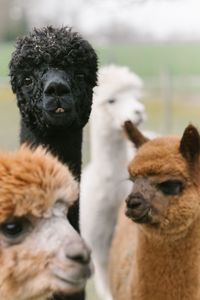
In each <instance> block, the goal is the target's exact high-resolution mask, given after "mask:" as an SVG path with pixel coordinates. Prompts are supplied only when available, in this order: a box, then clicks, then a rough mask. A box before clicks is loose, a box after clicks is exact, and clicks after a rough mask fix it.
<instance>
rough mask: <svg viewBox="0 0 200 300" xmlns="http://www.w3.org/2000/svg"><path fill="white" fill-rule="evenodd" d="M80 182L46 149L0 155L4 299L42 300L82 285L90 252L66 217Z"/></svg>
mask: <svg viewBox="0 0 200 300" xmlns="http://www.w3.org/2000/svg"><path fill="white" fill-rule="evenodd" d="M77 194H78V184H77V182H76V181H75V180H74V178H73V176H72V174H71V172H70V171H69V170H68V168H67V166H64V165H62V164H61V163H60V162H58V160H57V159H56V158H55V157H53V156H52V155H50V154H47V153H46V152H45V151H44V150H43V149H42V148H38V149H36V150H35V151H34V152H32V151H31V150H30V149H28V148H26V147H23V148H21V149H20V150H18V151H17V152H15V153H2V152H1V153H0V265H1V272H0V298H1V300H13V299H15V300H33V299H34V300H44V299H50V297H51V296H52V294H53V293H55V292H64V293H66V294H69V293H70V294H71V293H72V292H77V291H78V290H80V289H82V288H83V286H84V283H85V281H86V279H87V277H88V276H89V275H90V273H91V267H90V253H89V251H88V249H87V248H86V246H85V244H84V242H83V241H82V240H81V238H80V236H79V235H78V233H77V232H76V231H75V230H74V229H73V227H72V226H71V225H70V223H69V221H68V220H67V219H66V212H67V210H68V209H69V207H70V206H71V205H72V203H73V202H74V201H75V200H76V198H77Z"/></svg>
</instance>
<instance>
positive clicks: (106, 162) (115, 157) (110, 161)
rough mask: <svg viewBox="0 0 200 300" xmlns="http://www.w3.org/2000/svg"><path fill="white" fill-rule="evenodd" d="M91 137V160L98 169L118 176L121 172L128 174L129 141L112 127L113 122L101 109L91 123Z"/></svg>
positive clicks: (93, 116)
mask: <svg viewBox="0 0 200 300" xmlns="http://www.w3.org/2000/svg"><path fill="white" fill-rule="evenodd" d="M90 135H91V139H90V140H91V160H92V163H93V164H94V163H95V166H96V168H101V169H102V168H104V167H105V168H106V170H107V171H108V172H109V173H111V174H110V175H112V174H113V173H114V174H115V177H116V175H117V174H118V173H117V172H119V174H120V177H122V176H123V175H122V174H127V170H126V169H127V168H126V167H127V164H128V153H127V141H126V138H125V136H124V134H123V132H122V130H121V131H118V130H116V129H114V128H113V127H112V120H109V118H108V116H107V115H106V116H105V115H104V114H103V112H102V111H101V110H100V109H99V110H98V113H96V112H95V111H93V114H92V117H91V123H90Z"/></svg>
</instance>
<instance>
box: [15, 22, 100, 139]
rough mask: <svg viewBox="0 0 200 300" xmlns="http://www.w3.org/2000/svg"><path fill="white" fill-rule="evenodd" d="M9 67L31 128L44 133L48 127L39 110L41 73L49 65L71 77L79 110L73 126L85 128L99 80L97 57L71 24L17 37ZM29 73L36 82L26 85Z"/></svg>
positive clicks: (49, 27) (26, 119) (50, 27)
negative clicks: (94, 88)
mask: <svg viewBox="0 0 200 300" xmlns="http://www.w3.org/2000/svg"><path fill="white" fill-rule="evenodd" d="M9 67H10V77H11V86H12V89H13V92H14V93H16V95H17V103H18V106H19V109H20V111H21V115H22V118H23V121H24V123H25V124H26V125H27V126H28V127H29V128H32V129H33V128H37V130H38V131H40V133H41V134H45V133H46V129H47V128H49V124H46V120H44V118H43V113H42V111H41V109H40V107H41V105H40V103H41V102H42V97H43V87H42V81H41V76H42V74H43V73H44V72H45V71H46V70H48V69H49V68H54V69H60V70H64V71H66V72H67V74H68V75H69V76H70V78H71V87H72V90H73V94H74V98H76V110H77V116H76V118H75V119H76V120H74V124H73V125H75V126H81V127H83V126H84V125H85V124H86V122H87V121H88V118H89V114H90V111H91V103H92V89H93V87H94V86H95V85H96V79H97V78H96V71H97V56H96V53H95V51H94V50H93V48H92V47H91V45H90V44H89V43H88V42H87V41H86V40H84V39H83V38H82V37H81V36H80V35H79V34H78V33H77V32H73V30H72V29H71V28H70V27H62V28H53V27H52V26H48V27H44V28H42V29H34V30H33V32H32V33H30V34H29V35H27V36H24V37H22V38H18V40H17V42H16V49H15V51H14V52H13V54H12V58H11V61H10V65H9ZM30 76H31V77H32V79H33V81H34V84H33V85H32V87H26V84H25V80H26V78H29V77H30ZM75 122H76V124H75ZM50 127H51V126H50Z"/></svg>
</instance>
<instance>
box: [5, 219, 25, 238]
mask: <svg viewBox="0 0 200 300" xmlns="http://www.w3.org/2000/svg"><path fill="white" fill-rule="evenodd" d="M27 225H28V220H26V219H25V218H13V219H11V220H9V221H7V222H5V223H3V224H1V225H0V231H1V232H2V234H3V235H5V236H6V237H7V238H12V239H14V238H17V237H18V236H19V235H21V234H22V233H24V231H25V230H26V228H27V227H28V226H27Z"/></svg>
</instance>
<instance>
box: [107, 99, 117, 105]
mask: <svg viewBox="0 0 200 300" xmlns="http://www.w3.org/2000/svg"><path fill="white" fill-rule="evenodd" d="M115 102H116V100H115V99H109V100H108V103H110V104H113V103H115Z"/></svg>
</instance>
